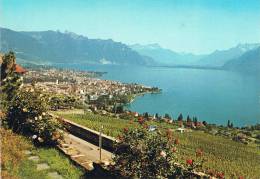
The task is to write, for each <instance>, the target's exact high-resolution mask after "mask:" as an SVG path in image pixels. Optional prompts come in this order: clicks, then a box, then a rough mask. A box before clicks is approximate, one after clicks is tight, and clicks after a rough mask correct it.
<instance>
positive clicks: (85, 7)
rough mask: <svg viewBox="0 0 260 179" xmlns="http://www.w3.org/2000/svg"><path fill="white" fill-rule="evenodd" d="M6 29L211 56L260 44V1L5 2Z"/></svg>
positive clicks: (2, 4) (8, 0) (45, 0)
mask: <svg viewBox="0 0 260 179" xmlns="http://www.w3.org/2000/svg"><path fill="white" fill-rule="evenodd" d="M0 5H1V9H0V10H1V11H0V12H1V14H0V16H1V17H2V18H1V19H0V23H1V26H2V27H7V28H11V29H13V30H18V31H19V30H25V31H40V30H60V31H65V30H68V31H72V32H75V33H78V34H81V35H85V36H87V37H89V38H101V39H113V40H115V41H121V42H123V43H127V44H133V43H141V44H149V43H159V44H160V45H161V46H162V47H165V48H170V49H172V50H175V51H178V52H192V53H196V54H199V53H210V52H212V51H214V50H216V49H227V48H229V47H232V46H235V45H237V44H238V43H254V42H260V0H146V1H145V0H121V1H119V0H70V1H69V0H0Z"/></svg>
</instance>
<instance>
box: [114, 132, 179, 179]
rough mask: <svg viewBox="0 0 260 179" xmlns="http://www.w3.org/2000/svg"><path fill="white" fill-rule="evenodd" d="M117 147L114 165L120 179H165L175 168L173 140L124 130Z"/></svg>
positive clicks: (152, 134) (152, 133)
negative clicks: (129, 178)
mask: <svg viewBox="0 0 260 179" xmlns="http://www.w3.org/2000/svg"><path fill="white" fill-rule="evenodd" d="M119 139H120V140H119V142H118V143H117V144H116V147H115V148H116V150H115V157H114V162H115V166H116V167H117V168H116V170H117V171H120V173H121V175H123V176H127V177H137V178H141V179H144V178H145V179H149V178H166V177H167V176H171V175H172V174H173V173H174V172H175V170H176V168H175V165H174V162H175V161H176V158H175V152H176V148H175V146H174V143H173V140H171V138H169V137H168V138H167V137H165V136H163V135H161V134H160V132H159V131H157V132H149V131H148V130H146V129H134V130H128V129H127V128H125V129H124V132H123V135H122V136H119Z"/></svg>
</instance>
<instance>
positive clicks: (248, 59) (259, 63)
mask: <svg viewBox="0 0 260 179" xmlns="http://www.w3.org/2000/svg"><path fill="white" fill-rule="evenodd" d="M223 68H224V69H226V70H235V71H240V72H246V73H252V74H258V75H260V47H258V48H255V49H253V50H250V51H247V52H245V53H244V54H243V55H241V56H240V57H238V58H234V59H232V60H230V61H228V62H227V63H225V65H224V66H223Z"/></svg>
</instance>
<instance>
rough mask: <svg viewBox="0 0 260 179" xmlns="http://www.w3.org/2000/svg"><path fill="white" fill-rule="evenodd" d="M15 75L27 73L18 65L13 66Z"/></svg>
mask: <svg viewBox="0 0 260 179" xmlns="http://www.w3.org/2000/svg"><path fill="white" fill-rule="evenodd" d="M14 72H15V73H19V74H24V73H26V72H27V70H26V69H24V68H23V67H21V66H20V65H18V64H15V70H14Z"/></svg>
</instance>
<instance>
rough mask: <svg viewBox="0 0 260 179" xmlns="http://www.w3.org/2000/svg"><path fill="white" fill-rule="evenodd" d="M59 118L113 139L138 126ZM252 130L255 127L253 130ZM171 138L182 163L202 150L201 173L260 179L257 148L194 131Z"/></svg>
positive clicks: (108, 119)
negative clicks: (100, 131)
mask: <svg viewBox="0 0 260 179" xmlns="http://www.w3.org/2000/svg"><path fill="white" fill-rule="evenodd" d="M58 114H59V115H61V116H63V117H65V118H66V119H69V120H71V121H73V122H76V123H78V124H81V125H83V126H86V127H89V128H92V129H94V130H99V128H100V126H101V125H104V131H103V132H104V133H105V134H107V135H110V136H113V137H117V136H118V135H121V134H122V131H123V129H124V128H125V127H127V128H129V130H130V129H135V128H138V127H139V126H140V125H138V123H137V122H136V120H133V119H132V120H130V121H129V122H127V121H126V120H123V119H117V118H112V117H107V116H101V115H95V114H93V113H86V114H84V115H80V114H62V113H58ZM147 124H148V125H149V124H150V125H156V126H157V127H158V129H160V130H168V128H173V129H174V128H177V124H167V123H159V122H155V121H148V122H147ZM258 126H259V124H258ZM255 128H256V127H254V128H253V129H255ZM250 129H251V128H250ZM173 136H174V137H175V138H178V139H179V140H180V144H179V147H178V149H179V150H178V151H177V152H176V155H177V156H178V159H180V160H181V161H186V160H187V159H193V160H197V156H196V155H195V151H196V150H197V149H198V148H202V149H203V151H204V155H203V156H204V158H205V162H204V163H203V167H202V169H203V170H205V171H206V172H207V171H208V170H209V169H214V170H215V171H221V172H224V173H225V177H226V178H238V177H239V176H244V177H246V176H247V177H248V178H252V179H256V178H257V176H260V171H259V167H258V166H260V151H259V149H257V148H256V146H251V145H244V144H241V143H238V142H234V141H232V140H231V139H227V138H224V137H222V136H214V135H211V134H207V133H205V132H202V131H196V130H192V132H185V133H182V134H181V133H178V132H174V133H173Z"/></svg>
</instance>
